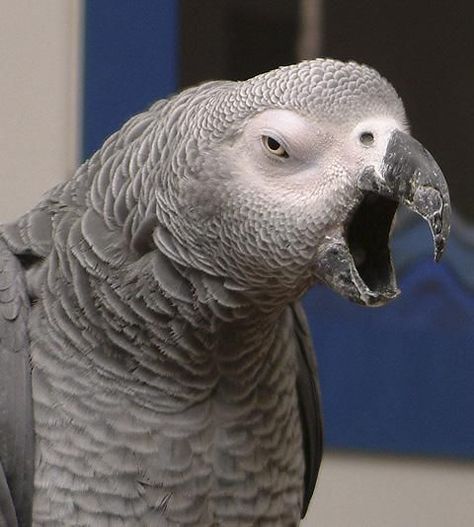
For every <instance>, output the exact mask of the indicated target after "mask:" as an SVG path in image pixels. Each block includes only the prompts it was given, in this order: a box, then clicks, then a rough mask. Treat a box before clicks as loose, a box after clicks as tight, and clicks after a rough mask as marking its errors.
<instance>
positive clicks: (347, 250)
mask: <svg viewBox="0 0 474 527" xmlns="http://www.w3.org/2000/svg"><path fill="white" fill-rule="evenodd" d="M397 206H398V203H396V202H395V201H392V200H389V199H387V198H384V197H381V196H378V195H376V194H374V193H368V194H366V195H365V197H364V198H363V200H362V201H361V203H360V204H359V205H358V207H357V208H356V210H355V211H354V212H353V214H352V216H351V218H350V220H349V221H348V223H347V225H345V228H344V230H343V231H342V232H340V231H339V230H338V231H337V232H334V234H333V235H330V236H326V238H325V240H324V242H323V243H322V244H321V245H320V246H319V251H318V256H317V262H318V276H319V277H320V278H321V279H322V281H323V282H324V283H326V285H328V286H329V287H331V288H332V289H334V290H335V291H336V292H338V293H339V294H341V295H342V296H345V297H346V298H349V299H350V300H352V301H354V302H357V303H358V304H363V305H366V306H379V305H383V304H385V303H387V302H388V301H389V300H392V299H393V298H395V297H396V296H398V294H399V293H400V291H399V289H398V288H397V282H396V278H395V272H394V269H393V264H392V259H391V255H390V249H389V245H388V242H389V235H390V230H391V226H392V221H393V217H394V215H395V211H396V210H397Z"/></svg>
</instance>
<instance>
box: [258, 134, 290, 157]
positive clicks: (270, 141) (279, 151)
mask: <svg viewBox="0 0 474 527" xmlns="http://www.w3.org/2000/svg"><path fill="white" fill-rule="evenodd" d="M262 143H263V146H264V147H265V148H266V150H267V151H268V152H270V153H271V154H273V155H275V156H278V157H285V158H286V157H288V152H287V151H286V150H285V147H284V146H283V145H282V144H281V143H280V141H278V140H277V139H275V138H274V137H271V136H270V135H263V136H262Z"/></svg>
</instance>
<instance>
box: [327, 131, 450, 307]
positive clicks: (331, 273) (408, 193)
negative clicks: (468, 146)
mask: <svg viewBox="0 0 474 527" xmlns="http://www.w3.org/2000/svg"><path fill="white" fill-rule="evenodd" d="M356 185H357V187H358V191H359V192H360V197H359V198H358V202H357V204H356V205H355V206H353V207H351V211H350V213H349V215H348V217H347V218H346V219H345V220H343V223H342V226H340V227H339V230H337V229H336V231H335V232H334V233H333V234H328V235H327V236H326V238H325V241H324V242H323V243H322V244H321V245H320V246H319V247H318V257H317V272H318V276H319V277H320V279H321V280H322V281H323V282H325V283H326V284H327V285H329V286H331V287H332V288H333V289H335V290H336V291H337V292H339V293H341V294H342V295H344V296H346V297H347V298H350V299H351V300H354V301H355V302H358V303H361V304H364V305H371V306H374V305H380V304H383V303H385V302H387V301H388V300H390V299H392V298H394V297H396V296H397V295H398V292H399V291H398V288H397V284H396V278H395V273H394V269H393V264H392V259H391V255H390V249H389V235H390V231H391V226H392V221H393V217H394V214H395V211H396V209H397V207H398V204H399V203H403V204H404V205H406V206H407V207H408V208H409V209H411V210H413V211H414V212H416V213H418V214H419V215H420V216H422V217H423V218H424V219H425V220H426V221H427V222H428V223H429V225H430V228H431V232H432V235H433V242H434V256H435V260H436V261H438V260H439V259H440V258H441V256H442V254H443V251H444V248H445V245H446V240H447V238H448V235H449V230H450V217H451V206H450V202H449V192H448V186H447V184H446V181H445V179H444V176H443V173H442V172H441V169H440V168H439V166H438V164H437V163H436V161H435V160H434V159H433V157H432V156H431V154H430V153H429V152H427V151H426V150H425V148H423V146H422V145H421V144H420V143H419V142H418V141H416V140H415V139H413V137H411V136H409V135H408V134H405V133H403V132H401V131H399V130H395V131H393V132H392V134H391V135H390V138H389V140H388V143H387V147H386V150H385V153H384V155H383V159H382V161H381V163H380V166H368V167H366V168H365V169H364V170H363V171H362V173H361V174H360V176H359V178H358V180H357V184H356Z"/></svg>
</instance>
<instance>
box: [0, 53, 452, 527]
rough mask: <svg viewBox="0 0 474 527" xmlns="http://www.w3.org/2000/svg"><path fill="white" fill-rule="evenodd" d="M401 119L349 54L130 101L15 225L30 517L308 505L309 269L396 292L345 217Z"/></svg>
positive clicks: (188, 517)
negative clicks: (28, 386) (143, 108)
mask: <svg viewBox="0 0 474 527" xmlns="http://www.w3.org/2000/svg"><path fill="white" fill-rule="evenodd" d="M361 123H362V124H363V125H364V126H366V127H367V126H369V125H370V126H372V128H373V129H375V130H377V132H380V140H379V142H380V145H379V144H377V145H376V146H375V147H374V148H373V149H372V150H370V149H368V148H365V150H364V149H362V147H361V146H360V144H359V143H357V141H356V140H355V139H354V140H353V136H354V133H355V132H354V130H358V129H359V128H358V127H360V126H361V125H362V124H361ZM394 129H395V130H401V131H403V130H405V129H406V125H405V116H404V110H403V105H402V103H401V101H400V100H399V98H398V96H397V95H396V93H395V91H394V90H393V88H392V87H391V86H390V85H389V84H388V82H387V81H385V80H384V79H383V78H382V77H380V76H379V75H378V74H377V73H376V72H374V71H373V70H371V69H370V68H367V67H365V66H359V65H356V64H354V63H347V64H344V63H341V62H337V61H332V60H329V59H326V60H322V59H318V60H315V61H309V62H305V63H302V64H299V65H295V66H289V67H285V68H281V69H280V70H276V71H273V72H269V73H267V74H264V75H262V76H259V77H256V78H254V79H251V80H249V81H247V82H242V83H234V82H211V83H207V84H204V85H202V86H199V87H196V88H191V89H189V90H186V91H184V92H183V93H181V94H179V95H177V96H174V97H172V98H170V99H168V100H166V101H159V102H157V103H156V104H155V105H154V106H152V107H151V108H150V110H149V111H147V112H145V113H143V114H140V115H138V116H136V117H134V118H132V119H131V120H130V121H129V122H128V123H126V124H125V125H124V127H123V128H122V129H121V130H120V131H119V132H117V133H116V134H114V135H113V136H112V137H111V138H110V139H109V140H108V141H106V143H105V144H104V146H103V147H102V148H101V149H100V150H99V151H98V152H97V153H96V154H95V155H94V156H93V157H92V158H91V159H90V160H89V161H87V162H86V163H85V164H84V165H82V167H80V169H79V170H78V172H77V173H76V175H75V176H74V177H73V178H72V179H71V180H70V181H68V182H67V183H65V184H62V185H59V186H58V187H56V188H54V189H53V190H51V191H50V192H49V193H48V194H47V195H46V196H45V197H44V198H43V199H42V200H41V201H40V203H39V204H38V205H37V206H36V207H35V208H34V209H33V210H32V211H30V212H28V213H27V214H25V215H24V216H23V217H22V218H20V219H19V220H18V221H17V222H14V223H12V224H9V225H5V226H3V228H2V230H1V231H0V236H1V238H0V243H3V251H4V254H5V255H6V258H7V259H8V261H9V262H10V261H13V262H14V263H13V271H10V272H9V273H8V274H7V279H6V281H7V284H6V286H3V287H4V289H3V291H6V293H4V295H5V297H6V298H7V300H6V301H3V304H1V305H2V306H3V311H2V316H3V318H1V317H0V334H1V335H2V346H3V342H6V343H7V346H10V345H11V346H13V347H14V348H16V347H17V342H20V346H21V347H22V351H21V352H22V353H23V356H26V355H29V356H30V357H31V364H32V393H33V407H34V431H35V473H34V503H33V524H34V525H37V526H41V525H44V526H46V525H47V526H55V525H58V526H59V525H61V526H65V525H94V526H101V525H126V526H133V525H160V526H164V527H167V526H170V527H171V526H203V527H205V526H213V525H226V526H233V525H236V526H237V525H245V526H246V525H249V526H250V525H255V526H256V525H259V526H265V525H266V526H273V527H274V526H278V525H281V526H291V525H297V524H298V522H299V518H300V516H301V514H303V513H304V512H305V510H306V507H307V504H308V501H309V499H310V497H311V494H312V492H313V487H314V484H315V481H316V477H317V472H318V468H319V463H320V457H321V422H320V411H319V400H318V388H317V378H316V365H315V362H314V355H313V353H312V348H311V342H310V339H309V334H308V330H307V327H306V322H305V319H304V314H303V313H302V311H301V308H300V307H299V306H298V303H297V301H298V298H299V297H300V296H301V294H302V293H304V291H305V290H307V289H308V287H309V286H310V285H312V284H313V283H315V282H316V281H323V282H326V283H328V284H330V285H332V286H333V287H335V288H336V289H337V290H338V291H339V292H341V293H342V294H345V295H346V296H348V297H350V298H352V299H354V300H357V301H362V302H364V303H383V302H384V301H386V300H388V299H389V298H390V297H392V296H393V292H392V291H391V290H390V287H391V286H393V287H394V281H393V277H392V274H391V267H390V262H389V258H388V261H387V262H385V260H384V262H383V263H381V262H379V261H378V260H377V265H376V267H377V273H375V274H377V277H378V275H379V274H381V275H382V274H383V279H382V278H380V279H379V278H377V280H375V281H373V280H370V276H371V273H372V271H371V270H370V269H369V270H368V271H365V270H364V272H363V276H364V279H365V281H364V279H363V278H361V277H360V276H359V274H358V270H357V267H356V264H355V263H354V260H353V259H352V256H351V251H352V252H354V249H361V248H367V247H366V246H365V245H363V247H358V246H357V244H358V239H359V238H358V237H357V235H354V236H352V237H351V240H350V243H349V241H348V240H347V236H346V233H347V229H348V228H349V227H348V225H349V223H350V221H351V218H352V217H354V216H355V211H356V210H357V207H359V205H360V204H361V202H362V201H363V198H364V196H365V191H363V190H361V188H359V184H358V179H357V178H358V177H359V176H360V174H361V173H362V172H363V169H364V167H366V166H367V163H369V164H370V165H371V166H372V165H373V166H375V165H377V163H380V161H381V158H382V154H383V153H384V149H385V147H386V145H387V143H388V142H389V138H390V137H391V134H392V132H393V130H394ZM268 137H270V138H271V139H272V141H275V142H268V141H269V140H268ZM403 137H405V135H404V136H403ZM348 138H351V139H350V141H349V139H348ZM377 139H378V138H377ZM269 145H270V146H269ZM275 145H279V147H278V148H277V149H273V148H272V147H274V146H275ZM357 145H358V146H357ZM280 147H281V148H280ZM273 150H275V151H273ZM433 162H434V161H433ZM377 166H378V165H377ZM374 177H376V176H374ZM440 178H441V179H442V176H439V177H438V176H437V178H435V179H436V181H435V182H433V183H432V184H433V185H435V184H437V182H438V180H440ZM371 181H372V180H371ZM373 181H375V179H374V180H373ZM387 181H388V179H387ZM433 181H434V180H433ZM374 184H375V183H374ZM443 184H444V183H443ZM441 187H442V185H441ZM441 187H440V188H441ZM371 192H372V191H371ZM397 192H398V194H397ZM397 192H395V191H394V190H393V185H392V183H387V188H385V187H384V195H386V196H389V197H390V199H395V198H397V197H403V200H405V201H408V198H407V199H405V197H404V196H405V195H404V194H403V196H402V191H401V190H400V191H398V190H397ZM436 192H438V190H436ZM381 193H383V192H381ZM390 193H391V194H390ZM438 194H439V195H440V196H441V198H440V199H442V202H443V203H444V205H445V209H444V212H443V210H441V212H440V214H441V216H440V218H438V221H439V222H441V226H442V230H441V231H440V232H441V234H439V239H440V240H441V239H442V238H443V237H444V238H443V240H444V239H445V237H446V236H447V231H446V224H447V223H449V217H448V216H447V215H448V209H449V204H448V202H447V191H446V190H445V187H442V188H441V190H439V192H438ZM403 200H402V201H403ZM409 206H410V205H409ZM417 207H418V208H417ZM412 208H414V209H416V210H417V211H418V212H419V213H420V214H422V215H423V216H424V217H426V218H428V215H429V213H431V208H432V207H431V208H430V207H429V206H425V207H424V208H423V207H422V206H421V205H419V204H418V205H416V206H415V205H413V207H412ZM393 212H394V211H391V212H390V213H387V216H388V220H387V221H388V224H389V226H390V224H391V219H392V217H393ZM383 214H385V210H384V212H383ZM430 221H431V220H430ZM433 222H434V220H433ZM443 229H444V230H443ZM385 234H386V236H385ZM377 236H378V237H377ZM377 236H376V238H375V239H376V241H377V242H380V243H382V242H384V243H385V245H386V242H387V240H388V233H385V232H384V233H383V234H382V235H380V236H379V235H377ZM352 238H353V239H354V240H355V241H352ZM2 240H3V241H2ZM443 240H442V242H443ZM361 243H362V242H361ZM364 243H366V242H365V241H364ZM368 243H369V244H370V243H371V242H368ZM380 243H379V245H380ZM443 243H444V242H443ZM349 245H350V247H349ZM441 245H442V243H441ZM341 247H342V248H343V249H341V252H340V253H338V254H340V255H342V256H341V258H340V262H342V263H340V264H338V265H339V266H340V269H335V268H331V265H332V264H331V262H332V261H333V260H331V257H329V256H328V255H334V254H336V253H337V250H339V248H341ZM335 248H336V249H337V250H336V252H335ZM441 248H442V247H441ZM321 262H322V263H321ZM327 262H329V264H328V263H327ZM382 267H383V269H384V272H383V273H382V272H381V273H379V268H382ZM335 271H337V273H336V272H335ZM361 273H362V270H361ZM335 274H337V276H334V275H335ZM4 281H5V280H4ZM366 282H367V283H366ZM354 284H355V285H354ZM18 287H19V290H18V292H15V291H16V289H14V288H18ZM12 288H13V289H12ZM12 291H13V292H12ZM26 295H28V297H29V301H26ZM12 296H15V297H18V298H21V299H22V301H21V309H22V310H23V311H22V313H23V314H22V315H21V316H19V317H16V313H14V312H12V309H13V311H15V309H17V307H16V304H15V303H14V304H13V305H12V303H11V299H10V297H12ZM0 299H1V297H0ZM30 304H31V307H30ZM15 317H16V318H15ZM13 319H15V320H13ZM12 320H13V322H12ZM12 324H15V326H14V329H11V328H12V327H13V326H12ZM25 325H27V330H26V329H24V326H25ZM5 335H6V337H5ZM25 343H26V344H25ZM28 345H29V349H25V347H26V346H28ZM2 353H5V351H4V349H3V347H2ZM25 354H26V355H25ZM2 463H3V460H2ZM1 484H2V482H1V481H0V485H1ZM26 514H27V512H26Z"/></svg>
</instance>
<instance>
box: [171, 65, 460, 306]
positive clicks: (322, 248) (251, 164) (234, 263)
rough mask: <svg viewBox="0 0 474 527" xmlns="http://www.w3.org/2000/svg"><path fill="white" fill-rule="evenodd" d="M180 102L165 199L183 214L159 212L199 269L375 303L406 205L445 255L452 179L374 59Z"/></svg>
mask: <svg viewBox="0 0 474 527" xmlns="http://www.w3.org/2000/svg"><path fill="white" fill-rule="evenodd" d="M184 93H185V94H186V92H184ZM185 100H186V101H187V104H188V105H189V104H190V103H191V105H192V108H191V109H190V110H189V111H186V112H183V111H182V108H183V107H184V106H185V104H184V102H185ZM174 104H175V106H176V108H177V110H176V111H177V114H176V115H177V116H178V117H177V118H176V121H179V122H180V123H181V132H180V133H181V139H180V145H181V146H180V148H177V149H176V152H175V154H174V173H176V174H178V176H177V177H176V178H175V179H174V181H173V182H171V183H170V185H169V188H170V190H168V193H167V195H166V196H164V197H163V201H164V202H166V203H167V204H168V205H167V206H166V207H164V208H165V209H166V210H167V211H170V210H174V211H176V212H175V214H170V213H168V214H167V215H166V218H165V219H164V221H165V222H167V225H168V229H169V230H172V231H173V236H174V237H175V238H177V239H179V240H180V241H181V243H182V245H184V246H186V248H187V250H188V252H189V254H190V255H191V258H192V259H193V260H194V261H195V262H201V263H202V265H203V269H209V268H210V264H209V262H212V263H213V269H218V272H219V275H220V276H226V277H228V278H229V280H231V281H234V282H238V283H239V284H240V285H241V286H246V287H248V288H249V289H254V290H258V291H259V290H265V291H267V292H268V291H275V293H276V294H279V295H281V296H282V297H285V295H286V294H287V293H288V294H290V295H291V294H292V295H299V294H301V293H302V292H304V291H305V290H306V289H307V288H308V287H309V286H310V285H312V284H313V283H316V282H323V283H325V284H327V285H328V286H330V287H331V288H333V289H334V290H335V291H336V292H338V293H340V294H342V295H343V296H345V297H347V298H349V299H351V300H353V301H355V302H358V303H361V304H364V305H380V304H383V303H385V302H387V301H389V300H390V299H392V298H394V297H395V296H396V295H397V294H398V288H397V284H396V278H395V273H394V269H393V265H392V260H391V255H390V249H389V237H390V231H391V227H392V223H393V219H394V215H395V213H396V210H397V208H398V206H399V205H400V204H403V205H405V206H406V207H408V208H409V209H411V210H413V211H414V212H416V213H418V214H419V215H421V216H422V217H423V218H424V219H425V220H426V221H427V222H428V224H429V226H430V228H431V231H432V235H433V240H434V245H435V259H436V260H438V259H439V258H440V256H441V255H442V252H443V249H444V246H445V243H446V239H447V237H448V233H449V228H450V203H449V195H448V189H447V185H446V182H445V180H444V177H443V174H442V172H441V170H440V168H439V167H438V165H437V164H436V162H435V160H434V159H433V157H432V156H431V155H430V154H429V153H428V152H427V151H426V150H425V149H424V148H423V146H422V145H421V144H420V143H419V142H418V141H416V140H415V139H414V138H413V137H412V136H411V135H410V133H409V131H408V127H407V120H406V116H405V111H404V107H403V103H402V101H401V100H400V98H399V97H398V95H397V93H396V92H395V90H394V88H393V87H392V86H391V85H390V84H389V83H388V82H387V81H386V80H385V79H384V78H383V77H381V76H380V75H379V74H378V73H377V72H376V71H374V70H373V69H371V68H369V67H367V66H362V65H358V64H355V63H353V62H349V63H344V62H339V61H335V60H331V59H316V60H312V61H306V62H302V63H300V64H296V65H292V66H286V67H282V68H280V69H278V70H274V71H271V72H268V73H265V74H262V75H260V76H257V77H255V78H253V79H250V80H248V81H245V82H237V83H235V82H222V83H221V82H213V83H208V84H205V85H202V86H201V87H198V88H196V89H194V91H190V92H189V93H188V95H187V99H186V96H185V99H183V100H182V101H180V96H177V98H176V99H175V103H174ZM185 166H186V167H187V168H186V169H184V168H183V167H185ZM171 202H172V203H173V206H172V207H170V206H169V203H171ZM177 216H178V220H179V221H173V217H177ZM206 262H207V263H206Z"/></svg>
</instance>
